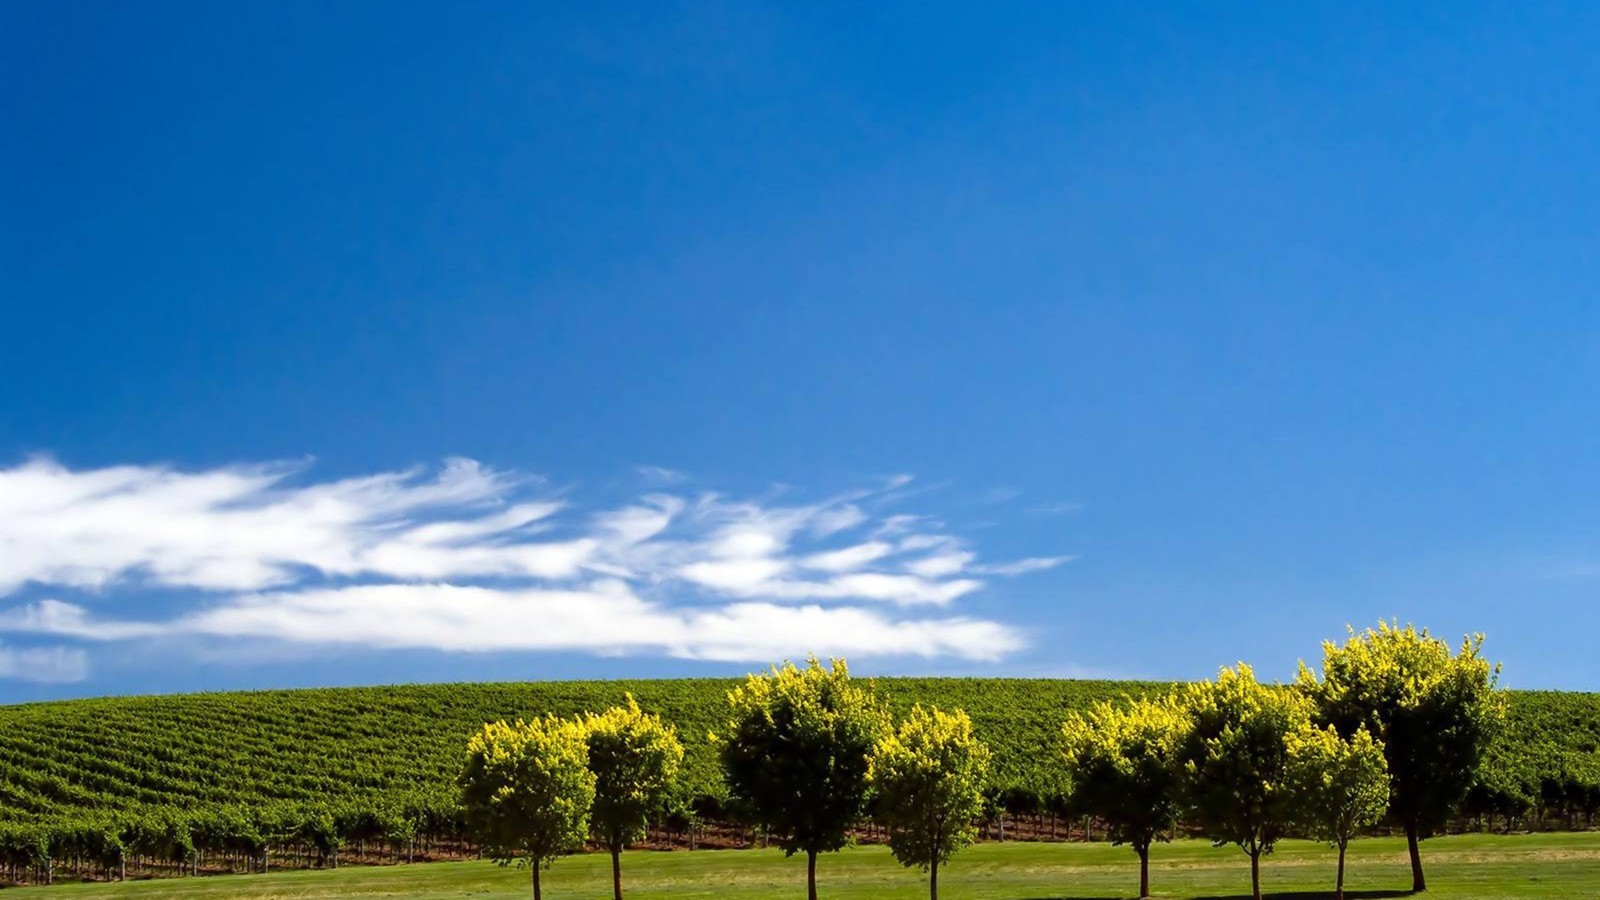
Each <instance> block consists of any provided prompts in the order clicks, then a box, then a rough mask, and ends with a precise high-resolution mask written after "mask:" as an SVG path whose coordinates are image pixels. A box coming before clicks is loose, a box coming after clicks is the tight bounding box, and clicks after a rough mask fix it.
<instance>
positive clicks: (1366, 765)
mask: <svg viewBox="0 0 1600 900" xmlns="http://www.w3.org/2000/svg"><path fill="white" fill-rule="evenodd" d="M1287 780H1288V784H1289V793H1290V794H1291V796H1293V798H1294V814H1293V816H1294V824H1295V827H1296V828H1298V829H1299V830H1300V831H1302V832H1304V833H1305V835H1306V836H1307V837H1310V838H1316V839H1318V840H1323V841H1327V842H1328V843H1329V844H1332V845H1333V846H1334V847H1336V848H1338V850H1339V869H1338V875H1337V877H1336V879H1335V881H1334V898H1335V900H1344V857H1345V850H1346V849H1347V848H1348V847H1349V846H1350V840H1351V839H1352V838H1354V837H1355V836H1356V834H1357V833H1358V832H1359V831H1360V830H1361V829H1363V828H1366V827H1367V826H1369V825H1372V824H1374V823H1376V822H1377V821H1378V820H1379V819H1382V818H1383V814H1384V811H1385V810H1386V809H1388V807H1389V765H1388V763H1386V762H1385V761H1384V758H1383V744H1382V743H1380V742H1378V741H1377V740H1375V739H1374V738H1373V737H1372V733H1371V732H1369V731H1367V730H1366V729H1365V728H1360V729H1357V730H1356V733H1355V734H1354V735H1352V736H1351V738H1350V739H1349V740H1345V739H1344V738H1342V737H1340V736H1339V733H1338V732H1336V731H1334V730H1333V729H1332V728H1319V727H1317V726H1315V725H1312V726H1309V727H1306V728H1302V729H1301V730H1299V731H1297V732H1295V733H1294V734H1291V735H1289V768H1288V779H1287Z"/></svg>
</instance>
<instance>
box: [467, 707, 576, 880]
mask: <svg viewBox="0 0 1600 900" xmlns="http://www.w3.org/2000/svg"><path fill="white" fill-rule="evenodd" d="M588 756H589V753H588V743H587V733H586V731H585V729H584V727H583V725H582V723H579V722H576V721H573V720H570V719H558V718H556V717H555V716H546V717H545V718H542V719H535V720H533V721H532V722H522V721H518V722H517V723H516V724H515V725H507V724H506V723H504V722H491V723H489V724H487V725H485V726H483V728H482V730H480V731H479V732H478V733H477V734H475V735H473V736H472V738H471V740H469V741H468V742H467V763H466V766H465V767H464V768H463V769H462V772H461V777H460V785H461V805H462V807H463V811H464V813H465V816H466V821H467V828H468V830H469V831H470V832H471V834H472V835H473V837H474V838H475V839H476V840H477V841H478V843H479V844H481V845H482V846H483V849H484V852H485V853H486V854H487V855H489V856H490V857H491V858H493V859H494V860H495V861H496V862H499V863H500V864H501V865H506V864H508V863H510V862H511V861H512V860H526V861H527V862H528V865H529V867H530V868H532V869H533V897H534V900H541V896H542V895H541V892H540V887H539V870H540V869H541V868H542V867H544V866H548V865H549V864H550V862H551V861H552V860H554V859H555V858H556V857H557V856H560V855H562V854H566V853H570V852H572V851H573V850H576V849H579V848H580V847H582V846H583V841H584V839H585V838H586V837H588V835H589V809H590V807H591V806H592V805H593V804H594V783H595V778H594V773H592V772H590V771H589V767H588Z"/></svg>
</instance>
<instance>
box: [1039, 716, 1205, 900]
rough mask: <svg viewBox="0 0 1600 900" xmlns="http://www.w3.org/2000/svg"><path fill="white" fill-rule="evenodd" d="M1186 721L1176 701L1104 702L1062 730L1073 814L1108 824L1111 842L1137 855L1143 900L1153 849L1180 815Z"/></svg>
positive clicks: (1168, 836)
mask: <svg viewBox="0 0 1600 900" xmlns="http://www.w3.org/2000/svg"><path fill="white" fill-rule="evenodd" d="M1188 728H1189V718H1188V716H1187V715H1186V714H1185V710H1183V709H1182V708H1181V707H1179V705H1178V704H1177V703H1176V702H1174V701H1173V700H1171V699H1163V700H1136V701H1134V702H1133V703H1131V704H1129V705H1127V706H1125V707H1121V708H1119V707H1115V706H1112V705H1111V704H1110V703H1103V702H1102V703H1099V704H1097V705H1095V706H1094V707H1093V708H1092V709H1090V710H1089V711H1087V712H1086V713H1083V714H1074V715H1072V716H1071V717H1069V718H1068V719H1067V721H1066V724H1064V725H1063V726H1062V728H1061V735H1062V748H1061V749H1062V753H1063V755H1064V756H1065V757H1066V763H1067V778H1068V784H1069V785H1070V786H1071V803H1072V806H1073V808H1074V809H1077V810H1081V811H1082V812H1085V813H1088V814H1090V815H1093V816H1098V817H1099V818H1100V819H1102V820H1104V821H1105V822H1106V825H1107V827H1108V828H1109V835H1110V838H1111V841H1112V842H1113V843H1116V844H1127V845H1129V846H1131V847H1132V848H1133V851H1134V852H1135V853H1137V854H1139V896H1141V897H1148V896H1150V845H1151V844H1152V843H1154V842H1155V841H1158V840H1161V841H1166V840H1171V839H1172V829H1173V826H1174V825H1175V824H1176V823H1177V820H1178V815H1179V814H1180V813H1181V812H1182V803H1183V785H1184V767H1183V762H1182V760H1181V758H1180V756H1179V753H1180V751H1181V750H1182V747H1183V742H1184V737H1185V734H1186V733H1187V731H1188Z"/></svg>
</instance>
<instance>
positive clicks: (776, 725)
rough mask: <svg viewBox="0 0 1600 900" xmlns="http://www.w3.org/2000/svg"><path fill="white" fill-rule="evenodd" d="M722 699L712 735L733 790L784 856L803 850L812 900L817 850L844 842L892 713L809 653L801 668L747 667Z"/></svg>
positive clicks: (837, 664) (837, 666)
mask: <svg viewBox="0 0 1600 900" xmlns="http://www.w3.org/2000/svg"><path fill="white" fill-rule="evenodd" d="M728 705H729V707H730V717H729V721H728V725H727V732H726V734H723V735H719V736H718V743H719V747H720V755H721V759H722V768H723V773H724V776H725V777H726V779H727V784H728V790H729V793H730V794H731V795H732V799H733V800H734V801H735V802H736V803H738V804H740V805H741V806H742V807H743V808H744V809H745V811H746V812H747V813H748V815H749V816H750V817H751V819H752V820H753V821H754V822H755V823H756V824H758V825H761V826H763V827H765V828H766V829H767V831H768V832H769V833H770V834H772V835H773V836H774V837H776V838H777V839H778V840H779V842H780V846H782V847H783V850H784V852H785V853H786V854H789V855H793V854H795V853H804V854H805V855H806V896H807V897H808V898H810V900H816V897H817V854H818V853H824V852H831V851H834V850H838V849H840V848H841V847H843V846H844V845H845V844H846V843H848V842H849V837H850V835H849V828H850V825H851V823H853V822H855V821H856V820H857V819H859V818H860V817H861V813H862V810H863V807H864V806H865V804H866V794H867V771H868V769H869V766H870V761H871V758H872V750H873V747H874V746H876V745H877V742H878V739H879V738H880V737H881V736H882V735H883V734H884V733H885V732H886V731H887V730H888V724H889V716H888V713H887V712H886V711H885V709H884V707H883V705H882V703H881V702H880V701H879V700H878V698H877V697H876V695H875V694H874V692H873V691H872V689H871V687H870V686H867V687H862V686H860V685H859V684H857V683H855V682H852V681H851V680H850V673H849V670H848V669H847V668H846V667H845V663H844V660H837V659H836V660H834V661H833V665H832V667H831V668H829V667H826V666H823V665H822V663H820V662H818V661H817V659H816V658H815V657H812V658H811V659H809V660H808V661H807V665H806V668H804V669H799V668H796V667H795V666H794V664H792V663H787V662H786V663H784V664H783V665H782V666H775V667H773V669H772V671H771V672H770V673H768V674H765V675H751V676H750V677H749V678H748V679H747V680H746V681H745V683H744V684H743V685H742V686H740V687H738V688H735V689H734V690H732V691H729V692H728Z"/></svg>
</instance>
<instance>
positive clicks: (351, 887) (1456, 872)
mask: <svg viewBox="0 0 1600 900" xmlns="http://www.w3.org/2000/svg"><path fill="white" fill-rule="evenodd" d="M1424 848H1425V854H1426V861H1427V865H1428V874H1429V885H1430V887H1431V890H1430V891H1429V894H1428V896H1430V897H1438V898H1447V900H1448V898H1453V900H1506V898H1524V897H1526V898H1536V897H1600V833H1582V834H1540V835H1519V836H1513V837H1502V836H1488V835H1464V836H1458V837H1444V838H1438V839H1435V840H1432V841H1429V842H1427V843H1426V844H1424ZM1152 856H1153V859H1152V872H1151V878H1152V887H1153V888H1154V889H1155V891H1156V894H1157V895H1158V896H1162V897H1174V898H1177V897H1183V898H1201V897H1205V898H1211V897H1234V896H1241V895H1243V896H1248V894H1249V886H1250V885H1249V877H1250V876H1249V867H1248V865H1247V864H1246V861H1245V857H1244V856H1243V854H1241V853H1239V852H1238V851H1236V850H1233V849H1231V848H1213V847H1211V846H1210V845H1209V844H1206V843H1203V842H1198V841H1181V842H1178V843H1176V844H1173V845H1170V846H1161V847H1158V848H1157V849H1156V851H1155V852H1154V853H1153V855H1152ZM1134 862H1135V861H1134V856H1133V854H1132V853H1130V852H1128V851H1127V850H1126V849H1123V848H1117V847H1111V846H1109V845H1106V844H1018V843H1009V844H983V845H979V846H977V847H974V848H972V849H970V850H967V851H965V852H964V853H962V854H961V855H960V856H958V857H957V858H956V859H955V860H954V861H953V862H952V864H951V865H950V866H949V867H948V868H947V869H946V870H945V871H944V872H943V873H941V877H940V894H941V896H942V897H945V898H947V900H962V898H968V900H979V898H982V900H1036V898H1113V897H1127V896H1130V895H1131V893H1132V891H1131V889H1130V885H1136V876H1137V872H1136V868H1135V865H1134ZM608 863H609V860H608V858H607V857H605V856H604V855H602V854H589V855H585V856H578V857H572V858H569V859H564V860H561V861H559V862H557V863H556V865H555V867H554V868H553V869H552V870H551V871H550V872H549V873H548V875H547V877H546V881H545V887H546V890H545V896H546V897H548V898H551V900H562V898H568V897H591V898H595V897H607V896H609V895H610V880H609V878H610V870H609V868H608ZM623 865H624V869H623V875H624V878H625V879H626V882H625V884H624V888H625V890H626V891H627V893H628V895H629V896H630V897H632V898H640V900H648V898H673V900H687V898H712V897H715V898H721V900H767V898H770V897H775V896H803V895H804V890H805V886H804V878H805V869H804V863H803V861H801V860H800V859H799V858H796V859H785V858H784V857H783V855H782V854H781V853H779V852H778V851H776V850H765V851H763V850H738V851H735V850H727V851H700V852H697V853H686V852H676V853H648V852H633V853H629V854H628V855H627V856H626V857H625V858H624V863H623ZM818 871H819V878H820V881H821V888H822V892H823V894H824V896H826V897H829V898H842V900H850V898H855V900H867V898H872V900H900V898H904V900H913V898H919V897H926V896H927V888H926V885H925V883H924V882H923V881H922V879H921V876H920V875H919V873H917V872H916V871H914V870H906V869H902V868H900V867H899V866H898V865H896V864H895V863H894V861H893V860H892V859H891V857H890V856H889V852H888V851H887V850H886V849H884V848H882V847H859V848H853V849H850V850H847V851H845V852H843V853H840V854H834V855H830V856H826V857H824V858H823V860H822V862H821V863H820V864H819V867H818ZM1332 878H1333V853H1332V851H1331V850H1328V849H1327V848H1325V847H1322V846H1320V845H1316V844H1311V843H1308V842H1305V841H1289V842H1285V843H1284V844H1283V845H1282V846H1281V847H1280V848H1279V851H1278V853H1277V854H1276V855H1274V856H1272V857H1270V858H1269V859H1268V860H1267V862H1266V863H1265V865H1264V866H1263V880H1264V883H1265V886H1266V889H1267V890H1268V892H1269V893H1271V894H1275V895H1276V896H1279V897H1305V898H1310V897H1317V896H1328V895H1329V893H1330V891H1329V887H1330V885H1331V884H1332ZM527 879H528V873H527V871H526V870H518V869H514V868H513V869H501V868H499V867H496V866H494V865H493V864H490V863H433V864H429V865H419V866H390V867H374V868H354V869H341V870H338V871H331V872H306V871H298V872H283V873H278V874H272V875H253V876H219V877H213V878H199V879H182V880H170V879H168V880H159V881H146V882H129V883H127V884H105V885H91V884H85V885H58V886H56V887H49V888H22V889H19V890H18V891H17V892H16V893H17V896H18V897H38V898H41V900H55V898H60V900H69V898H70V900H95V898H155V897H171V898H179V900H183V898H187V900H222V898H240V900H333V898H369V897H392V898H407V900H443V898H458V897H466V896H472V897H477V898H483V900H494V898H512V897H516V898H521V897H527V896H530V895H531V891H530V889H529V886H528V881H527ZM1409 884H1410V878H1409V874H1408V870H1407V867H1406V861H1405V845H1404V842H1403V841H1401V840H1399V839H1392V838H1375V839H1372V840H1365V841H1358V842H1356V843H1355V844H1354V845H1352V848H1351V856H1350V869H1349V876H1348V881H1347V888H1348V891H1349V896H1350V897H1352V898H1362V897H1367V898H1373V897H1398V896H1403V895H1404V892H1403V891H1402V890H1400V889H1401V888H1404V887H1406V886H1408V885H1409Z"/></svg>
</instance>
